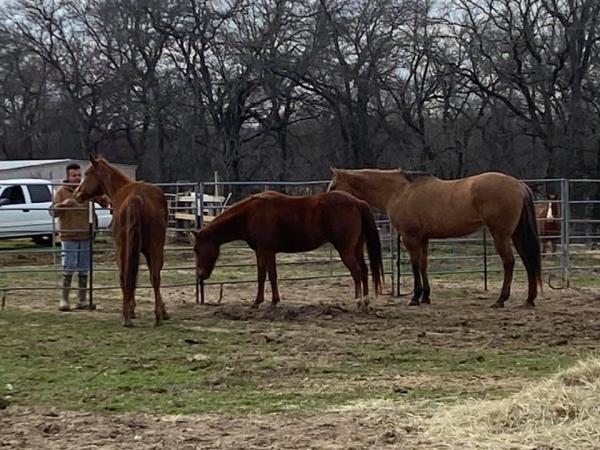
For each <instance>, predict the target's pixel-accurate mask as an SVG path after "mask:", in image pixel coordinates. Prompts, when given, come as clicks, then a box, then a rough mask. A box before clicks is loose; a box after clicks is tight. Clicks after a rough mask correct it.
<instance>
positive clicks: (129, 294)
mask: <svg viewBox="0 0 600 450" xmlns="http://www.w3.org/2000/svg"><path fill="white" fill-rule="evenodd" d="M116 250H117V258H118V260H119V263H118V265H119V284H120V285H121V292H122V294H123V308H122V314H123V326H124V327H132V326H133V322H132V321H131V319H132V317H131V313H132V307H131V304H132V302H133V301H134V300H133V291H132V290H131V289H128V288H127V286H126V285H125V277H124V274H125V270H127V268H126V267H125V265H124V264H123V262H124V261H125V260H126V258H127V255H126V253H125V252H126V251H127V249H126V248H125V246H123V245H117V249H116Z"/></svg>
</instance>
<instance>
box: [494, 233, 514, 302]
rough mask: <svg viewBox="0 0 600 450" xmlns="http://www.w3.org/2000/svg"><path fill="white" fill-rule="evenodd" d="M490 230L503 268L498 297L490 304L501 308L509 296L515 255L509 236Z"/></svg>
mask: <svg viewBox="0 0 600 450" xmlns="http://www.w3.org/2000/svg"><path fill="white" fill-rule="evenodd" d="M491 232H492V235H493V237H494V246H495V247H496V251H497V252H498V255H499V256H500V259H502V268H503V269H504V282H503V283H502V290H501V291H500V297H498V300H496V303H494V304H493V305H492V308H503V307H504V302H505V301H506V300H508V297H510V286H511V284H512V278H513V270H514V267H515V257H514V255H513V252H512V246H511V238H510V237H509V236H505V235H501V234H498V233H494V231H491Z"/></svg>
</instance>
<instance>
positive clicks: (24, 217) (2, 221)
mask: <svg viewBox="0 0 600 450" xmlns="http://www.w3.org/2000/svg"><path fill="white" fill-rule="evenodd" d="M57 188H58V186H55V187H54V189H57ZM52 192H53V186H52V183H51V182H50V181H48V180H39V179H27V178H22V179H15V180H0V239H8V238H11V239H12V238H25V237H31V238H32V239H33V240H34V241H35V242H36V243H38V244H49V243H50V242H52V232H53V231H55V230H56V225H54V226H53V224H52V221H53V219H52V217H51V216H50V214H49V212H48V209H49V208H50V205H51V204H52ZM95 207H96V216H97V218H98V228H100V229H102V228H107V227H108V226H109V224H110V222H111V220H112V216H111V214H110V210H108V209H103V208H101V207H100V205H98V204H96V205H95Z"/></svg>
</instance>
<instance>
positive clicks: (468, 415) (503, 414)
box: [418, 359, 600, 450]
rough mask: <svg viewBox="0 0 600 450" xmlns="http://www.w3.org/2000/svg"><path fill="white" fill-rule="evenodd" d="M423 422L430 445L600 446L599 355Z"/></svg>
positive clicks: (568, 447) (494, 446)
mask: <svg viewBox="0 0 600 450" xmlns="http://www.w3.org/2000/svg"><path fill="white" fill-rule="evenodd" d="M419 422H420V423H418V426H419V428H420V429H421V430H422V433H421V434H420V435H421V438H425V439H426V440H427V441H429V442H430V444H431V448H462V449H494V450H496V449H498V450H500V449H531V450H533V449H553V450H556V449H565V450H567V449H575V448H577V449H598V448H600V359H590V360H587V361H582V362H580V363H579V364H577V365H576V366H574V367H572V368H570V369H568V370H565V371H563V372H560V373H558V374H557V375H555V376H553V377H552V378H550V379H548V380H546V381H543V382H541V383H539V384H535V385H533V386H531V387H526V388H524V389H523V390H522V391H521V392H519V393H517V394H514V395H512V396H510V397H508V398H506V399H503V400H487V401H469V402H465V403H463V404H461V405H457V406H453V407H450V408H446V409H444V410H438V411H436V412H435V413H434V414H433V415H432V416H431V417H430V418H428V419H421V420H420V421H419Z"/></svg>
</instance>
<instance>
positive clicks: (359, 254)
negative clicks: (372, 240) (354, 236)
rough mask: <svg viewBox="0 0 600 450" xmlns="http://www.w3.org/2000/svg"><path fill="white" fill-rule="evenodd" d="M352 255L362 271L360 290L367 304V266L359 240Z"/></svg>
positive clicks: (362, 245) (361, 242)
mask: <svg viewBox="0 0 600 450" xmlns="http://www.w3.org/2000/svg"><path fill="white" fill-rule="evenodd" d="M354 256H355V257H356V260H357V261H358V265H359V266H360V270H361V272H362V277H361V282H362V292H363V296H364V297H365V301H366V302H367V304H369V268H368V267H367V264H366V263H365V252H364V242H363V241H362V240H360V241H359V242H358V243H357V244H356V248H355V249H354Z"/></svg>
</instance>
